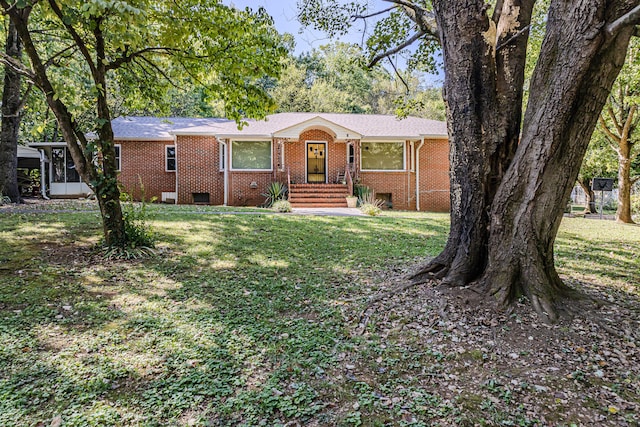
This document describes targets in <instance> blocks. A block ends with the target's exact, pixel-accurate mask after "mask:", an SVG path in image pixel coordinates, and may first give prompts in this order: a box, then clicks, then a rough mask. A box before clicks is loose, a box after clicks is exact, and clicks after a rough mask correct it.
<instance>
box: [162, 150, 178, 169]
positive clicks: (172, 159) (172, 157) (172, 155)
mask: <svg viewBox="0 0 640 427" xmlns="http://www.w3.org/2000/svg"><path fill="white" fill-rule="evenodd" d="M164 149H165V151H164V155H165V162H164V163H165V171H167V172H175V170H176V146H175V145H165V146H164Z"/></svg>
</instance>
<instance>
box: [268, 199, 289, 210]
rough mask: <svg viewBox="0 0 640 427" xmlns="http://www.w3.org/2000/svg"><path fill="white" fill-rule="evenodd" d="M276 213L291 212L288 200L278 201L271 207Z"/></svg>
mask: <svg viewBox="0 0 640 427" xmlns="http://www.w3.org/2000/svg"><path fill="white" fill-rule="evenodd" d="M271 209H273V210H274V211H276V212H291V203H289V201H288V200H278V201H276V202H275V203H274V204H273V206H271Z"/></svg>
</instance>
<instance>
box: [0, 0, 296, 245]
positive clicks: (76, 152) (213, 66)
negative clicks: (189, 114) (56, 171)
mask: <svg viewBox="0 0 640 427" xmlns="http://www.w3.org/2000/svg"><path fill="white" fill-rule="evenodd" d="M0 5H1V6H2V8H3V9H4V12H5V14H7V15H9V17H10V19H11V20H12V22H13V23H14V24H15V26H16V28H17V31H18V33H19V35H20V38H21V39H22V41H23V42H24V46H25V52H26V53H27V55H28V57H29V60H30V63H31V67H30V68H28V67H23V66H21V64H19V63H16V61H11V58H9V57H8V56H6V55H5V56H4V57H3V59H4V61H5V63H7V64H9V65H11V66H13V67H15V68H16V69H18V70H19V71H20V72H21V73H23V74H25V75H27V76H29V78H30V79H31V80H32V81H33V82H34V83H35V84H36V86H37V87H38V88H39V89H41V91H42V93H43V94H44V95H45V97H46V100H47V105H48V106H49V108H50V109H51V111H52V112H53V114H54V115H55V117H56V119H57V122H58V124H59V127H60V130H61V134H62V135H63V136H64V139H65V141H66V142H67V146H68V147H69V150H70V153H71V156H72V158H73V161H74V163H75V166H76V169H77V170H78V172H79V173H80V174H81V175H82V178H83V180H84V181H85V182H87V183H89V184H90V186H91V187H92V189H93V190H94V191H95V193H96V196H97V198H98V201H99V203H100V207H101V213H102V220H103V228H104V234H105V241H106V243H107V244H108V245H110V246H113V245H117V246H126V245H127V243H128V242H127V238H126V234H125V232H124V231H125V224H124V220H123V216H122V209H121V206H120V198H119V190H118V187H117V170H116V164H115V151H114V144H113V130H112V128H111V119H112V117H113V116H114V112H115V111H117V108H119V107H120V106H121V107H123V108H136V107H140V103H141V102H150V103H152V104H153V103H157V104H161V103H162V102H166V101H167V97H166V96H165V95H166V91H167V89H168V88H169V87H173V88H174V89H176V90H177V89H179V88H180V85H181V84H187V85H190V86H191V87H201V88H202V90H203V93H204V96H205V97H208V98H211V99H220V100H222V101H223V102H224V113H225V115H226V116H227V117H228V118H230V119H233V120H236V121H238V122H239V123H240V122H241V121H242V120H243V119H244V118H247V117H251V118H261V117H264V116H265V115H266V114H267V113H268V112H270V111H272V110H273V108H274V107H275V104H274V102H273V101H272V100H271V98H270V97H269V95H268V93H267V92H266V91H265V90H264V88H263V87H262V86H261V85H260V80H261V79H262V78H263V77H264V76H265V75H266V76H271V77H277V75H278V72H279V70H280V68H281V61H282V58H283V57H284V55H285V54H286V50H285V48H284V46H283V43H282V39H281V37H280V36H279V34H278V33H277V32H276V31H275V29H274V28H273V22H272V19H271V17H269V16H268V15H267V14H266V13H265V11H264V10H263V9H259V10H258V11H256V12H252V11H251V10H245V11H239V10H236V9H234V8H231V7H228V6H225V5H223V4H221V2H220V1H218V0H186V1H180V2H175V1H170V0H166V1H149V0H128V1H123V0H89V1H81V0H64V1H57V0H40V1H33V2H26V1H19V2H17V3H15V4H14V3H10V2H8V1H6V0H2V1H0ZM89 124H90V125H89ZM89 131H93V132H94V133H95V135H96V138H95V139H93V140H88V139H87V136H86V135H87V132H89Z"/></svg>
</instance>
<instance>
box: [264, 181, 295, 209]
mask: <svg viewBox="0 0 640 427" xmlns="http://www.w3.org/2000/svg"><path fill="white" fill-rule="evenodd" d="M288 191H289V190H288V189H287V186H286V185H284V184H283V183H281V182H278V181H275V182H272V183H271V184H269V186H268V187H267V191H266V192H265V193H262V195H263V196H264V197H266V198H267V199H266V200H265V201H264V206H265V207H267V208H270V207H271V206H273V204H274V203H275V202H277V201H278V200H286V199H287V192H288Z"/></svg>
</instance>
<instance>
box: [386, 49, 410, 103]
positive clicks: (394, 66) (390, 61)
mask: <svg viewBox="0 0 640 427" xmlns="http://www.w3.org/2000/svg"><path fill="white" fill-rule="evenodd" d="M387 59H388V60H389V64H391V68H393V71H394V72H395V73H396V76H398V78H399V79H400V81H401V82H402V84H403V85H404V87H405V89H406V93H407V94H408V93H409V85H408V84H407V82H406V81H405V80H404V78H403V77H402V75H400V73H399V72H398V69H397V68H396V64H394V63H393V61H392V60H391V58H389V57H387Z"/></svg>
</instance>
